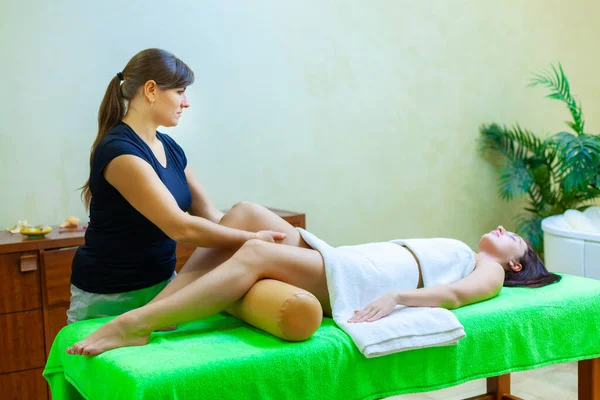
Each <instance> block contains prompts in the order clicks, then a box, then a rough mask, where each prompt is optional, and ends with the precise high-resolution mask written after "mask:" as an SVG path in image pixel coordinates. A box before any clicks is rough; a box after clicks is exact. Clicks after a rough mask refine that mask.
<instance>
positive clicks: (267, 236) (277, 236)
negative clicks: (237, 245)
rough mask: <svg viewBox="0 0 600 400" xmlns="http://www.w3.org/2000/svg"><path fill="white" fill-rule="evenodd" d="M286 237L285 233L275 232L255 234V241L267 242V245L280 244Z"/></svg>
mask: <svg viewBox="0 0 600 400" xmlns="http://www.w3.org/2000/svg"><path fill="white" fill-rule="evenodd" d="M286 237H287V235H286V234H285V233H281V232H275V231H259V232H256V239H259V240H262V241H265V242H269V243H275V242H281V241H282V240H283V239H285V238H286Z"/></svg>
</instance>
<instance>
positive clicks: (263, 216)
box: [150, 202, 310, 303]
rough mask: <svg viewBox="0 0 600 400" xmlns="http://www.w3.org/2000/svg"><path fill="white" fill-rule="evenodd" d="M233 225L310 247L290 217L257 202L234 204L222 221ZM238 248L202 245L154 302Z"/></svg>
mask: <svg viewBox="0 0 600 400" xmlns="http://www.w3.org/2000/svg"><path fill="white" fill-rule="evenodd" d="M219 224H220V225H224V226H227V227H229V228H237V229H242V230H245V231H250V232H258V231H261V230H272V231H277V232H282V233H285V234H287V238H286V239H285V240H283V241H282V242H281V243H283V244H287V245H291V246H297V247H303V248H310V247H309V246H308V245H307V244H306V242H305V241H304V240H303V239H302V237H301V236H300V234H299V233H298V231H297V230H296V229H295V228H294V227H293V226H292V225H290V224H289V223H288V222H287V221H286V220H284V219H283V218H281V217H279V216H278V215H277V214H275V213H273V212H272V211H270V210H269V209H267V208H265V207H263V206H261V205H258V204H254V203H249V202H240V203H237V204H236V205H234V206H233V207H232V208H231V210H229V211H228V212H227V213H226V214H225V215H224V216H223V218H222V219H221V221H220V222H219ZM235 250H237V249H209V248H202V247H198V248H197V249H196V250H195V251H194V254H192V256H191V257H190V258H189V260H188V261H187V262H186V263H185V265H184V266H183V268H182V269H181V271H180V272H179V274H177V276H176V277H175V279H173V280H172V281H171V282H170V283H169V284H168V285H167V286H166V287H165V288H164V289H163V290H162V291H161V292H160V293H159V294H158V295H157V296H156V297H155V298H154V299H153V300H152V301H151V302H150V303H155V302H157V301H159V300H162V299H164V298H165V297H168V296H169V295H171V294H173V293H175V292H177V291H178V290H180V289H182V288H184V287H185V286H187V285H189V284H190V283H191V282H193V281H195V280H196V279H198V278H200V277H201V276H202V275H204V274H206V273H207V272H209V271H211V270H212V269H214V268H215V267H216V266H218V265H220V264H222V263H224V262H225V261H227V260H228V259H229V258H230V257H231V256H232V255H233V253H234V252H235Z"/></svg>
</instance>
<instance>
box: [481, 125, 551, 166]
mask: <svg viewBox="0 0 600 400" xmlns="http://www.w3.org/2000/svg"><path fill="white" fill-rule="evenodd" d="M479 132H480V133H481V136H480V137H479V139H480V140H479V145H480V147H479V148H480V151H481V152H482V153H483V152H486V151H490V150H491V151H497V152H499V153H500V154H502V155H504V156H505V157H506V158H508V159H509V160H511V161H512V160H519V159H520V160H523V159H525V158H527V156H528V155H529V154H531V153H539V152H541V151H542V148H543V145H544V143H543V142H542V141H541V140H540V139H539V138H538V137H537V136H535V135H534V134H533V133H532V132H530V131H528V130H526V129H522V128H521V127H520V126H519V125H515V126H514V127H513V128H512V129H511V128H506V127H503V126H500V125H498V124H489V125H482V126H481V127H480V128H479Z"/></svg>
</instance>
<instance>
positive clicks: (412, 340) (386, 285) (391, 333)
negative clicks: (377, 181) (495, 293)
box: [298, 228, 465, 358]
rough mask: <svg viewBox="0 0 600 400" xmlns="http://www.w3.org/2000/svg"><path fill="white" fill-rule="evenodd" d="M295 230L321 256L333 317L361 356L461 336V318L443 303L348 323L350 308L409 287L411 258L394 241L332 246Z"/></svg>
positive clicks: (414, 271) (413, 272)
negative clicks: (368, 320)
mask: <svg viewBox="0 0 600 400" xmlns="http://www.w3.org/2000/svg"><path fill="white" fill-rule="evenodd" d="M298 231H299V232H300V234H301V235H302V237H303V238H304V240H306V242H307V243H308V244H309V245H310V246H311V247H312V248H314V249H315V250H317V251H319V252H320V253H321V255H322V256H323V260H324V261H325V269H326V275H327V286H328V289H329V297H330V301H331V308H332V314H333V315H332V316H333V320H334V321H335V323H336V324H337V325H338V326H339V327H340V328H341V329H343V330H344V331H345V332H346V333H348V334H349V335H350V337H351V338H352V340H353V341H354V343H355V344H356V346H357V347H358V349H359V350H360V351H361V353H363V354H364V355H365V356H366V357H368V358H371V357H377V356H383V355H386V354H391V353H396V352H400V351H407V350H413V349H418V348H422V347H431V346H447V345H452V344H456V343H457V342H458V340H459V339H461V338H463V337H465V331H464V329H463V326H462V325H461V323H460V322H459V321H458V319H457V318H456V317H455V316H454V314H453V313H452V312H450V311H449V310H446V309H444V308H433V307H404V306H398V307H397V308H396V309H395V310H394V311H393V312H392V313H391V314H389V315H388V316H386V317H384V318H381V319H379V320H377V321H374V322H362V323H348V322H347V321H348V319H349V318H350V317H352V315H354V310H360V309H362V308H364V307H365V306H367V305H368V304H369V303H370V302H372V301H373V300H376V299H378V298H380V297H381V296H383V295H384V294H386V293H389V292H390V291H393V290H403V289H415V288H416V287H417V284H418V279H419V272H418V268H417V264H416V261H415V259H414V258H413V257H412V255H411V254H410V252H408V250H406V249H405V248H404V247H402V246H400V245H398V244H395V243H389V242H384V243H370V244H363V245H358V246H342V247H336V248H334V247H331V246H329V245H328V244H327V243H325V242H324V241H322V240H321V239H319V238H317V237H316V236H315V235H313V234H312V233H310V232H308V231H305V230H304V229H301V228H298Z"/></svg>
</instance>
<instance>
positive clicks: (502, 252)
mask: <svg viewBox="0 0 600 400" xmlns="http://www.w3.org/2000/svg"><path fill="white" fill-rule="evenodd" d="M479 251H482V252H485V253H487V254H488V255H490V256H492V257H495V258H496V259H497V260H498V261H499V262H500V263H501V264H502V265H505V264H507V263H509V262H510V261H513V262H516V261H517V260H519V259H521V257H523V255H524V254H525V252H526V251H527V242H525V240H523V238H521V237H520V236H519V235H517V234H516V233H513V232H507V231H506V229H504V227H502V226H498V228H496V229H495V230H493V231H491V232H489V233H486V234H485V235H483V236H482V237H481V240H479Z"/></svg>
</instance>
